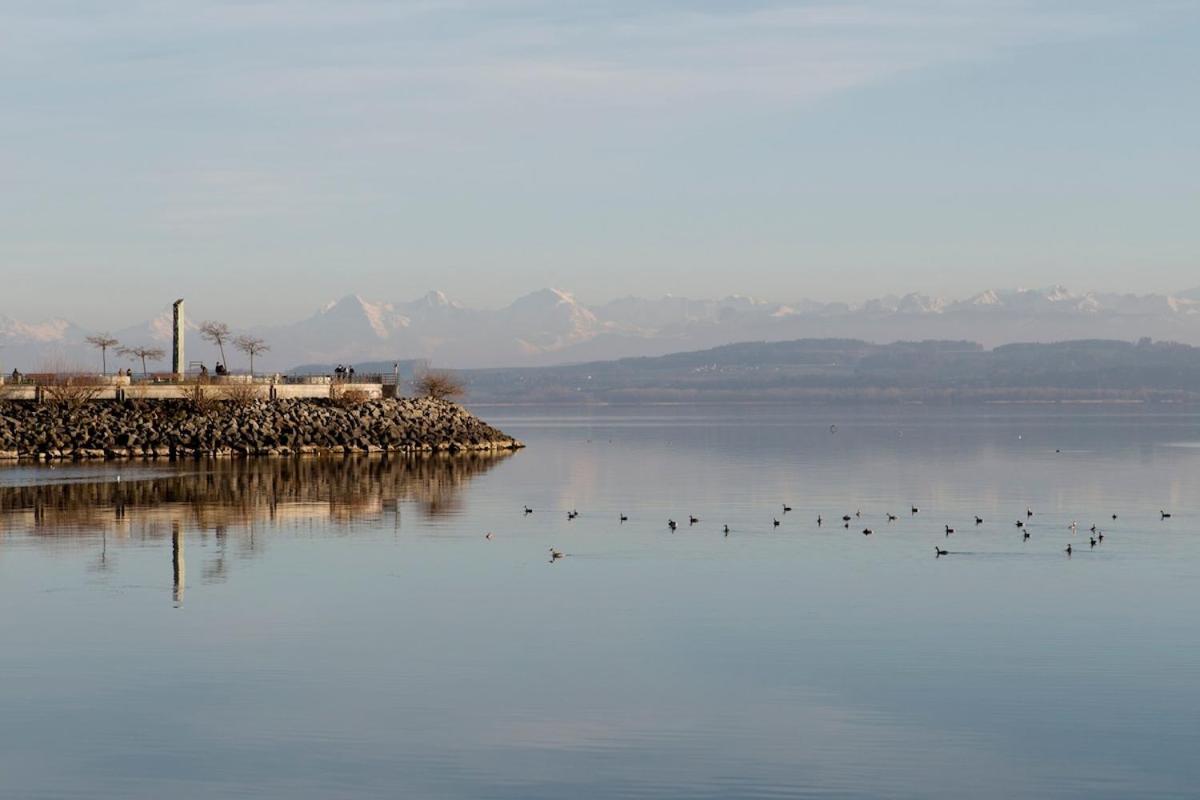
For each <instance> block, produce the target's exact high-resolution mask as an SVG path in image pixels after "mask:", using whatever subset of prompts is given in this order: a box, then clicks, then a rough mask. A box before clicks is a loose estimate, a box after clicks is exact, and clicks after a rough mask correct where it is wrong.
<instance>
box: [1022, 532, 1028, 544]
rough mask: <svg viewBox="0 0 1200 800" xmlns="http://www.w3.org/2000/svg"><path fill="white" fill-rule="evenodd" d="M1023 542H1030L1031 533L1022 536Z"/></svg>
mask: <svg viewBox="0 0 1200 800" xmlns="http://www.w3.org/2000/svg"><path fill="white" fill-rule="evenodd" d="M1021 541H1022V542H1028V541H1029V531H1025V533H1024V534H1023V535H1022V536H1021Z"/></svg>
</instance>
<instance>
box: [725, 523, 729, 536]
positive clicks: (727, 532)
mask: <svg viewBox="0 0 1200 800" xmlns="http://www.w3.org/2000/svg"><path fill="white" fill-rule="evenodd" d="M725 535H726V536H728V535H729V526H728V525H726V526H725Z"/></svg>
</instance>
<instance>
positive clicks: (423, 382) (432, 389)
mask: <svg viewBox="0 0 1200 800" xmlns="http://www.w3.org/2000/svg"><path fill="white" fill-rule="evenodd" d="M413 388H414V389H416V391H417V394H418V395H420V396H421V397H432V398H433V399H434V400H451V399H453V398H456V397H462V396H463V395H464V394H466V393H467V387H466V385H465V384H464V383H463V382H462V379H461V378H459V377H458V376H457V375H454V374H453V373H450V372H437V371H430V372H426V373H424V374H423V375H421V376H420V377H419V378H417V379H416V381H415V382H414V383H413Z"/></svg>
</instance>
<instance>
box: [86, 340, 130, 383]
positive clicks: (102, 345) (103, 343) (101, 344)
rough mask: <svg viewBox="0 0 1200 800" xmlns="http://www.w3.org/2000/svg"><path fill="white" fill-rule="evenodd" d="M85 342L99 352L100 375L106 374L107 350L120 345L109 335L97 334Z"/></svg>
mask: <svg viewBox="0 0 1200 800" xmlns="http://www.w3.org/2000/svg"><path fill="white" fill-rule="evenodd" d="M84 341H85V342H87V343H88V344H90V345H91V346H92V347H95V348H97V349H98V350H99V351H100V374H101V375H107V374H108V348H110V347H117V346H119V345H120V344H121V343H120V342H118V341H117V340H116V339H114V338H113V337H112V335H111V334H109V333H97V334H96V335H94V336H89V337H87V338H86V339H84Z"/></svg>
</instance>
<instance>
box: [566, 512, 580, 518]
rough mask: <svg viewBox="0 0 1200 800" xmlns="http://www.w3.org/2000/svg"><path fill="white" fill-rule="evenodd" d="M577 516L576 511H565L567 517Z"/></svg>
mask: <svg viewBox="0 0 1200 800" xmlns="http://www.w3.org/2000/svg"><path fill="white" fill-rule="evenodd" d="M578 516H579V512H578V511H568V512H567V519H575V518H576V517H578Z"/></svg>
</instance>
